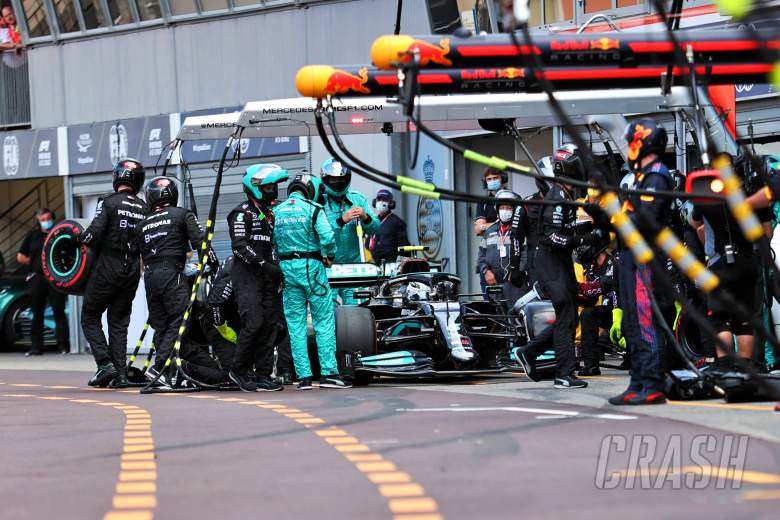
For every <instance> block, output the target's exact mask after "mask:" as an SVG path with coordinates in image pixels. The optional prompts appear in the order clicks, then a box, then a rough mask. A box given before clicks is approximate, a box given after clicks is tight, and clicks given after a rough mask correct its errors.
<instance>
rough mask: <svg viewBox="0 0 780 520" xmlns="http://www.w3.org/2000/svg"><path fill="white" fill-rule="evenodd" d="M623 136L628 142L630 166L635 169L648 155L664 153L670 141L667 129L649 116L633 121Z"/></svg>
mask: <svg viewBox="0 0 780 520" xmlns="http://www.w3.org/2000/svg"><path fill="white" fill-rule="evenodd" d="M623 138H624V139H625V140H626V142H627V143H628V166H629V167H630V168H631V169H632V170H633V171H636V170H638V169H639V162H640V161H641V160H642V159H643V158H645V157H647V155H649V154H651V153H654V154H658V155H661V154H662V153H664V150H666V143H667V142H668V141H669V138H668V137H667V135H666V129H665V128H664V127H663V126H661V125H659V124H658V123H656V122H655V121H654V120H653V119H647V118H645V119H637V120H635V121H631V122H630V123H629V124H628V126H627V127H626V131H625V134H624V135H623Z"/></svg>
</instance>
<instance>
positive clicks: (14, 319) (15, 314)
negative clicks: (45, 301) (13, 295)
mask: <svg viewBox="0 0 780 520" xmlns="http://www.w3.org/2000/svg"><path fill="white" fill-rule="evenodd" d="M29 306H30V302H29V300H28V299H27V298H19V299H18V300H16V301H14V302H13V303H12V304H11V306H10V307H9V308H8V311H7V312H6V313H5V318H4V319H3V324H2V325H3V328H2V331H3V337H4V338H5V345H7V346H8V347H9V350H10V349H11V348H13V347H14V346H15V345H16V344H17V343H20V342H21V341H22V340H24V339H25V338H24V336H21V335H20V334H19V331H17V328H18V326H19V319H20V317H19V315H20V314H21V313H22V312H24V310H25V309H27V308H28V307H29ZM27 339H28V340H29V338H27Z"/></svg>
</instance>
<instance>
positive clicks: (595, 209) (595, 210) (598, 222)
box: [583, 204, 612, 231]
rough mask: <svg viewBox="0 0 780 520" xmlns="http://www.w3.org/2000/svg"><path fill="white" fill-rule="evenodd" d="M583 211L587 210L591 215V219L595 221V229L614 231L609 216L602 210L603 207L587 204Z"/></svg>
mask: <svg viewBox="0 0 780 520" xmlns="http://www.w3.org/2000/svg"><path fill="white" fill-rule="evenodd" d="M583 209H584V210H585V213H587V214H588V215H590V217H591V218H592V219H593V226H594V227H596V228H598V229H604V230H607V231H609V230H610V229H612V224H610V222H609V215H607V213H606V212H605V211H604V210H603V209H601V206H599V205H598V204H585V206H584V207H583Z"/></svg>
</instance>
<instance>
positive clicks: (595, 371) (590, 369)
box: [577, 365, 601, 377]
mask: <svg viewBox="0 0 780 520" xmlns="http://www.w3.org/2000/svg"><path fill="white" fill-rule="evenodd" d="M577 375H578V376H580V377H582V376H586V377H587V376H600V375H601V369H600V368H599V367H598V365H597V366H588V365H585V366H584V367H582V368H581V369H580V370H579V372H577Z"/></svg>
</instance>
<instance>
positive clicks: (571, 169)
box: [553, 144, 585, 182]
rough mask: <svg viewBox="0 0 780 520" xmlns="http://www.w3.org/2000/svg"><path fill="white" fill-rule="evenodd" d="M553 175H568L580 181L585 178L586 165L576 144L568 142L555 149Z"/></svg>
mask: <svg viewBox="0 0 780 520" xmlns="http://www.w3.org/2000/svg"><path fill="white" fill-rule="evenodd" d="M553 175H554V176H555V177H568V178H570V179H575V180H578V181H584V180H585V166H584V165H583V164H582V158H581V157H580V154H579V151H578V150H577V147H576V146H575V145H573V144H566V145H563V146H562V147H560V148H558V149H557V150H556V151H555V155H553ZM564 182H565V181H564Z"/></svg>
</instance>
